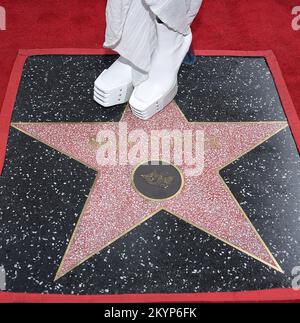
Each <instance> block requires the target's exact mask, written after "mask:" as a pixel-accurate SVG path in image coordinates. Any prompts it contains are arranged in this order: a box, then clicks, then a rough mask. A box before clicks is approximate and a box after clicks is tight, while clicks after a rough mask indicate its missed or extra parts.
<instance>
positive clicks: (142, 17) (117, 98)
mask: <svg viewBox="0 0 300 323" xmlns="http://www.w3.org/2000/svg"><path fill="white" fill-rule="evenodd" d="M201 2H202V0H108V3H107V10H106V16H107V29H106V39H105V43H104V46H105V47H109V48H112V49H114V50H115V51H117V52H118V53H119V54H120V55H121V59H119V60H117V61H116V62H115V63H114V64H113V65H112V66H111V67H110V68H109V69H108V70H107V71H104V72H103V73H102V74H101V75H100V77H99V78H98V79H97V81H96V82H95V99H96V100H97V102H99V103H100V104H102V105H104V106H111V105H114V104H118V103H123V102H126V101H127V100H128V97H129V95H130V94H131V91H132V88H133V85H134V86H138V85H139V84H141V83H142V82H144V81H145V80H146V79H147V78H148V77H149V75H150V71H151V69H152V65H153V64H152V63H153V57H154V56H156V57H158V59H157V60H159V61H161V62H162V64H164V60H165V58H163V56H161V59H159V53H157V54H155V53H154V52H158V47H159V46H158V40H159V39H161V38H162V37H160V36H159V33H158V32H159V30H163V29H164V31H165V34H168V33H167V32H166V31H167V30H170V33H169V35H170V39H169V44H170V46H171V48H172V44H171V43H172V41H173V40H174V39H175V38H177V45H176V46H177V47H180V44H182V43H183V34H185V35H187V36H188V37H190V28H189V25H190V23H191V22H192V20H193V17H194V16H195V15H196V13H197V11H198V9H199V7H200V5H201ZM174 8H176V9H175V10H174ZM171 13H172V14H171ZM156 15H157V16H158V17H159V18H160V19H161V20H162V21H163V23H165V24H166V25H167V26H169V27H173V28H175V30H172V29H170V28H168V29H165V28H163V26H165V25H163V26H162V27H161V28H157V26H156V25H157V24H156ZM176 28H177V29H178V30H176ZM178 33H179V34H180V37H177V36H178V35H177V34H178ZM172 37H173V38H172ZM188 37H187V38H188ZM187 38H186V39H187ZM173 47H174V46H173ZM163 48H165V49H168V47H167V46H163ZM163 48H162V46H160V52H164V49H163ZM184 51H185V49H182V50H181V51H180V53H181V54H180V55H179V56H180V57H179V59H178V58H177V59H175V60H174V61H176V64H175V76H177V71H176V70H177V65H180V64H181V62H182V59H183V58H182V59H181V56H182V55H183V52H184ZM154 54H155V55H154ZM164 56H165V55H164ZM156 68H157V66H156ZM171 68H174V64H173V66H171ZM152 74H153V73H152ZM154 74H155V73H154ZM172 75H173V76H172V77H171V78H174V71H173V73H172ZM149 85H150V86H151V83H150V84H149ZM149 85H148V86H149ZM166 87H167V86H165V87H164V88H166Z"/></svg>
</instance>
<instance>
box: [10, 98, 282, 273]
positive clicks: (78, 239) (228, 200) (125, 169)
mask: <svg viewBox="0 0 300 323" xmlns="http://www.w3.org/2000/svg"><path fill="white" fill-rule="evenodd" d="M121 121H122V122H127V126H128V131H132V130H134V129H143V130H144V131H145V132H147V133H148V134H150V132H151V130H159V129H168V130H173V129H178V130H181V131H183V130H193V131H196V130H203V131H204V135H205V138H210V137H212V136H213V137H215V138H217V139H218V147H215V146H214V145H210V144H209V143H206V144H205V155H204V160H205V162H204V170H203V172H202V174H200V175H198V176H185V178H184V187H183V189H182V191H181V193H180V194H178V195H177V196H175V197H174V198H172V199H170V200H166V201H153V200H149V199H145V198H144V197H142V196H141V195H140V194H139V193H137V192H136V191H135V190H134V188H133V187H132V185H131V176H132V172H133V169H134V168H135V165H128V164H127V165H115V166H101V165H98V163H97V160H96V151H95V147H94V146H93V145H92V144H91V138H93V137H96V136H97V134H98V132H99V130H104V129H106V130H113V131H117V129H118V123H115V122H111V123H101V122H99V123H17V124H14V127H15V128H17V129H19V130H21V131H23V132H25V133H27V134H28V135H30V136H32V137H34V138H35V139H37V140H39V141H42V142H44V143H45V144H47V145H49V146H51V147H53V148H54V149H57V150H59V151H61V152H62V153H64V154H65V155H68V156H70V157H72V158H75V159H77V160H79V161H80V162H82V163H83V164H85V165H88V166H89V167H91V168H93V169H95V170H97V172H98V175H97V178H96V180H95V182H94V185H93V188H92V190H91V192H90V195H89V197H88V199H87V201H86V204H85V207H84V209H83V211H82V214H81V216H80V219H79V221H78V223H77V226H76V229H75V231H74V233H73V236H72V239H71V241H70V243H69V246H68V248H67V250H66V253H65V255H64V258H63V260H62V262H61V265H60V267H59V270H58V272H57V275H56V279H58V278H60V277H62V276H63V275H65V274H66V273H67V272H69V271H70V270H72V269H74V268H75V267H77V266H78V265H79V264H81V263H82V262H84V261H85V260H87V259H89V258H90V257H91V256H93V255H95V254H96V253H98V252H99V251H100V250H101V249H103V248H104V247H105V246H107V245H109V244H110V243H112V242H113V241H115V240H116V239H118V238H119V237H120V236H122V235H124V234H125V233H126V232H128V231H130V230H131V229H132V228H134V227H136V226H137V225H139V224H140V223H142V222H143V221H145V220H146V219H147V218H149V217H150V216H152V215H154V214H155V213H157V212H158V211H159V210H161V209H165V210H167V211H169V212H170V213H171V214H174V215H176V216H178V217H180V218H182V219H183V220H185V221H187V222H188V223H191V224H192V225H194V226H196V227H197V228H199V229H202V230H204V231H205V232H207V233H209V234H211V235H213V236H214V237H216V238H218V239H221V240H222V241H224V242H226V243H227V244H229V245H231V246H233V247H235V248H236V249H239V250H240V251H242V252H244V253H246V254H248V255H250V256H252V257H253V258H255V259H257V260H259V261H261V262H263V263H264V264H266V265H268V266H270V267H272V268H274V269H276V270H279V271H281V268H280V266H279V265H278V263H277V262H276V260H275V259H274V257H273V256H272V255H271V253H270V251H269V250H268V248H267V246H266V245H265V244H264V242H263V241H262V239H261V238H260V236H259V235H258V233H257V232H256V230H255V228H254V227H253V226H252V224H251V223H250V221H249V219H248V218H247V216H246V215H245V213H244V212H243V210H242V209H241V207H240V206H239V205H238V203H237V201H236V200H235V199H234V197H233V195H232V194H231V192H230V191H229V189H228V188H227V186H226V184H225V183H224V182H223V180H222V178H221V177H220V175H219V170H220V169H221V168H222V167H224V165H225V164H228V163H230V162H231V161H233V160H234V159H237V158H239V156H242V155H243V154H245V153H247V152H248V151H249V150H251V149H253V148H254V147H255V146H257V145H259V144H260V143H262V142H263V141H265V140H267V139H268V138H270V137H271V136H272V135H274V134H275V133H277V132H278V131H280V130H281V129H283V128H285V127H286V126H287V124H286V123H285V122H237V123H222V122H221V123H216V122H215V123H197V122H188V121H187V120H186V119H185V118H184V116H183V115H182V113H181V112H180V110H179V108H178V107H177V105H176V104H175V103H171V104H170V105H169V106H168V107H166V108H165V109H164V110H163V112H161V113H159V114H157V115H156V116H154V117H153V118H152V119H150V120H149V121H146V122H145V121H142V120H139V119H137V118H135V117H134V116H133V115H132V114H131V112H130V110H129V109H128V108H126V110H125V113H124V115H123V117H122V120H121ZM123 139H124V138H123ZM186 167H187V165H185V164H183V165H180V166H179V168H180V169H181V170H182V172H183V173H184V172H185V170H186ZM189 168H190V167H189Z"/></svg>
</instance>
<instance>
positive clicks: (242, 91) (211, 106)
mask: <svg viewBox="0 0 300 323" xmlns="http://www.w3.org/2000/svg"><path fill="white" fill-rule="evenodd" d="M178 83H179V92H178V95H177V97H176V102H177V104H178V105H179V107H180V108H181V109H182V111H183V112H184V114H185V115H186V117H187V118H188V120H189V121H262V120H265V121H270V120H285V114H284V111H283V108H282V105H281V101H280V98H279V95H278V93H277V89H276V87H275V84H274V81H273V77H272V74H271V72H270V70H269V68H268V65H267V63H266V61H265V59H264V58H262V57H256V58H255V57H219V56H216V57H209V56H208V57H202V56H201V57H197V60H196V63H195V64H194V65H192V66H187V65H183V66H182V68H181V69H180V72H179V77H178Z"/></svg>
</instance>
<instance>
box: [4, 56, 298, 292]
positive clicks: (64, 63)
mask: <svg viewBox="0 0 300 323" xmlns="http://www.w3.org/2000/svg"><path fill="white" fill-rule="evenodd" d="M113 59H114V58H112V57H110V56H108V57H100V56H84V57H82V56H65V57H64V56H42V57H37V56H34V57H31V58H29V59H28V60H27V62H26V65H25V70H24V75H23V79H22V82H21V86H20V89H19V93H18V98H17V102H16V105H15V110H14V114H13V121H15V122H17V121H23V122H41V121H52V122H56V121H57V122H59V121H107V120H119V118H120V115H121V112H122V109H123V107H116V108H113V109H112V110H106V109H103V108H101V107H99V106H98V105H97V104H96V103H94V102H93V101H92V99H91V97H90V94H91V93H92V88H93V81H94V79H95V78H96V76H97V75H98V74H99V73H100V72H101V69H103V68H105V67H106V66H108V65H109V64H110V63H111V61H112V60H113ZM250 60H251V59H249V58H247V60H246V62H245V58H230V57H224V58H222V57H217V58H216V57H205V58H203V57H198V58H197V62H196V64H195V65H193V66H192V67H190V66H184V67H182V69H181V72H180V84H181V86H180V91H179V94H178V96H177V102H178V104H179V105H180V107H181V109H182V110H183V111H184V113H185V115H186V116H187V117H188V118H189V119H190V120H198V121H203V120H205V121H249V120H250V121H254V120H255V121H259V120H285V117H284V113H283V111H282V107H281V105H280V102H279V98H278V96H276V89H275V88H272V84H273V83H272V78H271V74H270V71H268V70H267V66H266V64H265V62H264V59H262V58H253V59H252V60H251V61H250ZM205 62H206V63H205ZM45 77H47V79H46V80H45ZM249 77H250V79H251V80H252V81H251V83H250V84H248V85H247V86H246V85H245V84H244V85H241V84H242V83H243V82H241V80H244V81H245V80H246V79H248V80H249ZM43 79H44V82H43ZM229 80H232V81H231V82H229ZM245 82H246V81H245ZM193 84H194V85H193ZM220 84H224V86H221V87H220ZM246 84H247V82H246ZM258 85H259V86H258ZM273 86H274V84H273ZM217 88H218V89H219V90H218V91H216V89H217ZM201 89H202V90H201ZM254 90H255V91H254ZM210 92H211V93H212V94H211V96H209V95H208V93H210ZM39 93H40V94H39ZM189 93H192V96H190V94H189ZM70 97H71V99H69V98H70ZM234 97H236V98H238V99H234ZM262 97H263V101H264V103H263V104H261V103H259V102H261V100H260V99H259V98H262ZM222 102H223V103H222ZM237 102H238V103H237ZM221 176H222V177H223V178H224V180H225V182H226V183H227V185H228V186H229V188H230V189H231V190H232V192H233V194H234V195H235V197H236V198H237V200H238V201H239V203H240V205H241V207H242V208H243V209H244V210H245V212H246V213H247V215H248V216H249V218H250V219H251V221H252V223H253V224H254V226H255V228H256V229H257V230H258V232H259V233H260V234H261V236H262V238H263V239H264V241H265V242H266V243H267V245H268V246H269V248H270V250H271V251H272V253H273V254H274V255H275V257H276V258H277V260H278V262H279V263H280V265H281V267H282V268H283V269H284V271H285V273H284V274H282V273H280V272H277V271H274V270H273V269H270V268H269V267H267V266H265V265H263V264H262V263H260V262H258V261H256V260H254V259H253V258H251V257H249V256H247V255H245V254H243V253H241V252H239V251H238V250H236V249H233V248H232V247H230V246H228V245H225V244H224V243H222V242H221V241H219V240H217V239H215V238H213V237H211V236H209V235H208V234H206V233H204V232H202V231H201V230H199V229H196V228H195V227H193V226H191V225H190V224H188V223H186V222H184V221H183V220H180V219H178V218H177V217H175V216H173V215H170V214H168V213H166V212H164V211H161V212H160V213H158V214H157V215H155V216H153V217H152V218H150V219H149V220H147V221H146V222H144V223H143V224H141V225H140V226H138V227H136V228H135V229H134V230H132V231H131V232H129V233H128V234H126V235H125V236H123V237H122V238H120V239H119V240H117V241H116V242H114V243H113V244H111V245H110V246H109V247H107V248H105V249H104V250H102V251H101V252H99V253H98V254H97V255H95V256H94V257H92V258H90V259H89V260H88V261H86V262H84V263H83V264H82V265H80V266H79V267H77V268H75V269H74V270H73V271H72V272H70V273H68V274H66V275H65V276H64V277H62V278H61V279H59V280H58V281H56V282H54V281H53V279H54V276H55V274H56V271H57V269H58V266H59V264H60V261H61V259H62V256H63V254H64V251H65V249H66V247H67V245H68V239H70V237H71V235H72V232H73V230H74V226H75V224H76V222H77V219H78V216H79V214H80V212H81V209H82V207H83V204H84V202H85V200H86V198H87V195H88V193H89V191H90V189H91V186H92V183H93V180H94V178H95V172H94V171H92V170H90V169H88V168H86V167H85V166H84V165H82V164H80V163H79V162H76V161H74V160H72V159H70V158H68V157H66V156H64V155H62V154H60V153H59V152H57V151H55V150H53V149H51V148H49V147H47V146H45V145H44V144H42V143H40V142H38V141H35V140H33V139H32V138H31V137H28V136H27V135H25V134H23V133H21V132H19V131H17V130H15V129H13V128H11V131H10V135H9V142H8V149H7V158H6V163H5V167H4V171H3V175H2V176H1V177H0V267H1V265H3V266H4V268H5V270H6V275H7V290H9V291H15V292H37V293H40V292H43V293H63V294H70V293H71V294H106V293H110V294H116V293H148V292H153V293H158V292H159V293H164V292H166V293H172V292H174V293H176V292H207V291H238V290H254V289H266V288H278V287H291V280H292V278H293V277H292V276H291V269H292V268H293V267H294V266H299V265H300V253H299V252H300V251H299V250H300V249H299V247H298V246H299V243H300V231H299V230H300V218H299V216H300V215H299V212H300V211H299V210H300V208H299V201H300V189H299V187H300V160H299V155H298V152H297V149H296V146H295V143H294V141H293V138H292V136H291V133H290V131H289V130H283V131H281V132H280V133H278V134H277V135H275V136H274V137H272V138H270V139H269V140H268V141H267V142H265V143H263V144H262V145H260V146H258V147H257V148H255V149H254V150H252V151H251V152H249V153H248V154H247V155H245V156H243V157H242V158H241V159H239V160H238V161H236V162H234V163H233V164H231V165H229V166H227V167H226V168H224V169H223V170H222V171H221Z"/></svg>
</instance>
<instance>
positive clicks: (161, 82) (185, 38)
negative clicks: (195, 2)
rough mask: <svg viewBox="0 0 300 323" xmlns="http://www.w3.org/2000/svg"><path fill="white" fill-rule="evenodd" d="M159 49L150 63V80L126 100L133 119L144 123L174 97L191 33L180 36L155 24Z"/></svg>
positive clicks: (160, 24)
mask: <svg viewBox="0 0 300 323" xmlns="http://www.w3.org/2000/svg"><path fill="white" fill-rule="evenodd" d="M156 25H157V35H158V47H157V49H156V50H155V52H154V54H153V58H152V62H151V70H150V72H149V78H148V79H147V80H146V81H145V82H143V83H141V84H140V85H138V86H137V87H136V88H135V89H134V91H133V93H132V95H131V97H130V100H129V104H130V107H131V109H132V112H133V114H134V115H135V116H137V117H139V118H141V119H144V120H147V119H149V118H151V117H152V116H153V115H154V114H156V113H157V112H159V111H161V110H162V109H163V108H164V107H165V106H167V105H168V104H169V103H170V102H171V101H172V100H173V99H174V97H175V96H176V94H177V89H178V85H177V74H178V71H179V68H180V66H181V64H182V62H183V60H184V57H185V55H186V54H187V52H188V50H189V48H190V45H191V42H192V33H191V32H190V33H189V34H188V35H182V34H180V33H178V32H176V31H174V30H172V29H169V28H168V27H167V26H166V25H164V24H163V23H158V22H156Z"/></svg>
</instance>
